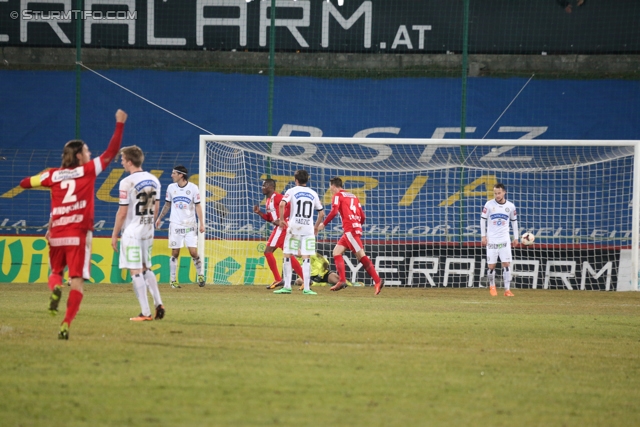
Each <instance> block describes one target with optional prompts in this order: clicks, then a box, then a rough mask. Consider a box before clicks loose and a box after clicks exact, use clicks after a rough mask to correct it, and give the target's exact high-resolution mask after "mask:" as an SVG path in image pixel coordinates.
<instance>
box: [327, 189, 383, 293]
mask: <svg viewBox="0 0 640 427" xmlns="http://www.w3.org/2000/svg"><path fill="white" fill-rule="evenodd" d="M329 183H330V186H329V190H330V191H331V193H332V194H333V202H332V203H331V212H330V213H329V215H327V218H326V219H325V220H324V222H323V223H322V224H321V225H320V227H318V230H322V229H324V228H325V227H326V226H327V224H329V223H330V222H331V220H332V219H333V217H335V216H336V215H337V214H338V213H340V217H341V218H342V230H343V231H344V234H343V235H342V237H341V238H340V240H338V244H337V245H336V246H335V248H333V260H334V262H335V263H336V270H338V275H339V276H340V281H339V282H338V283H336V284H335V285H334V286H332V287H331V290H332V291H339V290H340V289H344V288H346V287H347V274H346V270H345V266H344V258H343V257H342V254H344V252H345V250H346V249H347V248H349V250H350V251H351V252H353V253H354V254H356V258H357V259H358V261H359V262H361V263H362V266H363V267H364V269H365V271H366V272H367V273H368V274H369V276H371V278H372V279H373V282H374V286H375V289H376V291H375V294H376V295H378V294H379V293H380V291H381V290H382V286H383V285H384V280H382V279H380V276H378V273H377V272H376V269H375V267H374V266H373V263H372V262H371V260H370V259H369V257H368V256H367V254H365V252H364V245H363V244H362V241H361V240H360V236H361V235H362V224H363V223H364V220H365V215H364V211H363V210H362V206H361V205H360V201H359V200H358V198H357V197H356V196H355V195H354V194H351V193H349V192H347V191H344V189H343V188H342V179H340V178H338V177H336V178H331V180H330V181H329Z"/></svg>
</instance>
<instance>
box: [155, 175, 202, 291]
mask: <svg viewBox="0 0 640 427" xmlns="http://www.w3.org/2000/svg"><path fill="white" fill-rule="evenodd" d="M188 178H189V171H187V168H186V167H184V166H182V165H179V166H176V167H174V168H173V171H172V172H171V179H172V180H173V184H169V187H168V188H167V194H166V197H165V203H164V207H163V208H162V212H160V215H158V219H157V221H156V227H157V228H159V227H160V221H161V220H162V218H164V216H165V215H166V214H167V211H168V210H169V209H171V216H170V217H169V248H171V259H170V261H169V275H170V280H171V287H172V288H180V287H181V286H180V285H179V284H178V281H177V280H176V271H177V269H178V256H179V255H180V249H181V248H182V247H183V246H186V247H187V249H188V250H189V253H190V254H191V260H192V261H193V266H194V267H195V269H196V275H197V280H198V284H199V286H200V287H203V286H204V285H205V283H204V266H203V264H202V260H201V259H200V257H199V256H198V230H199V231H200V233H204V221H203V220H202V205H201V204H200V190H199V189H198V186H197V185H195V184H194V183H192V182H189V180H188ZM196 215H197V217H198V222H196Z"/></svg>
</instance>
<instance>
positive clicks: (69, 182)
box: [60, 179, 78, 204]
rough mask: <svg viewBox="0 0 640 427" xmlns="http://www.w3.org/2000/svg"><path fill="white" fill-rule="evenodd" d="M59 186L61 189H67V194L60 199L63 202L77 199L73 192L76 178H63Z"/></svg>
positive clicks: (73, 201)
mask: <svg viewBox="0 0 640 427" xmlns="http://www.w3.org/2000/svg"><path fill="white" fill-rule="evenodd" d="M60 188H62V189H63V190H64V189H65V188H66V189H67V194H65V195H64V199H62V203H63V204H67V203H75V202H77V201H78V198H77V197H76V195H75V194H73V193H74V192H75V191H76V180H75V179H65V180H64V181H62V182H61V183H60Z"/></svg>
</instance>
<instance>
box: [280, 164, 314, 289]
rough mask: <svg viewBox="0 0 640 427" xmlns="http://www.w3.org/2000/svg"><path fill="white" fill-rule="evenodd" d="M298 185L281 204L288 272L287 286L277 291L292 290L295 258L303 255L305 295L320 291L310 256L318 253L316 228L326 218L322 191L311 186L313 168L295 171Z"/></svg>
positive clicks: (284, 266) (290, 190)
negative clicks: (313, 285)
mask: <svg viewBox="0 0 640 427" xmlns="http://www.w3.org/2000/svg"><path fill="white" fill-rule="evenodd" d="M293 177H294V179H295V183H296V186H295V187H293V188H290V189H288V190H287V192H286V193H285V194H284V197H282V200H281V201H280V205H279V209H278V211H279V215H278V216H279V219H280V224H279V227H280V228H281V229H283V230H284V229H286V230H287V235H286V237H285V239H284V247H283V249H282V252H283V253H284V265H283V267H282V275H283V276H284V287H283V288H282V289H279V290H277V291H274V293H276V294H290V293H291V258H292V257H294V256H296V255H298V256H302V279H303V285H304V290H303V291H302V293H303V294H305V295H317V294H316V292H314V291H312V290H311V289H310V288H309V286H310V281H311V265H310V264H309V257H310V256H311V255H313V254H314V253H316V230H317V228H318V226H319V225H320V224H321V223H322V219H323V218H324V206H322V202H321V201H320V197H318V193H316V192H315V191H313V190H312V189H310V188H308V187H307V182H309V172H307V171H306V170H304V169H300V170H298V171H296V173H295V174H294V175H293ZM287 205H289V216H288V218H286V219H285V215H284V213H285V209H286V207H287ZM314 210H316V211H318V219H317V220H316V222H315V223H314V222H313V211H314Z"/></svg>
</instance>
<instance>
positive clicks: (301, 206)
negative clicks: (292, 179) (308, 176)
mask: <svg viewBox="0 0 640 427" xmlns="http://www.w3.org/2000/svg"><path fill="white" fill-rule="evenodd" d="M282 200H283V201H285V202H287V204H288V205H289V209H290V212H289V217H288V218H289V229H288V232H290V233H291V234H295V235H298V236H313V235H315V231H314V229H313V227H314V225H315V223H314V219H313V216H314V215H313V211H314V210H316V211H321V210H323V209H324V207H323V206H322V202H320V197H318V193H316V192H315V191H313V190H312V189H310V188H308V187H301V186H296V187H293V188H290V189H288V190H287V192H286V193H285V194H284V196H283V197H282Z"/></svg>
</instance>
